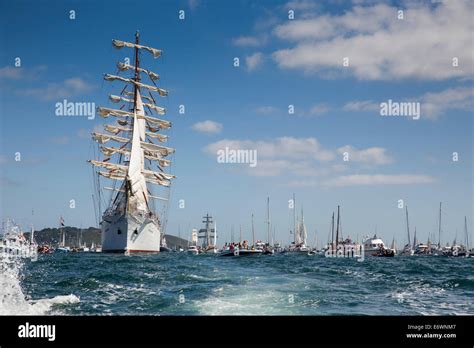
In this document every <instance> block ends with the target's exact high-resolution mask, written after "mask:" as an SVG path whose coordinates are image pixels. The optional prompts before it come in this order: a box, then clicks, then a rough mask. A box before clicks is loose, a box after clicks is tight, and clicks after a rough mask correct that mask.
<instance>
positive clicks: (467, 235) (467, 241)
mask: <svg viewBox="0 0 474 348" xmlns="http://www.w3.org/2000/svg"><path fill="white" fill-rule="evenodd" d="M464 233H465V235H466V249H467V250H469V234H468V233H467V217H466V216H464Z"/></svg>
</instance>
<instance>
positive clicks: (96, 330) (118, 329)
mask: <svg viewBox="0 0 474 348" xmlns="http://www.w3.org/2000/svg"><path fill="white" fill-rule="evenodd" d="M473 318H474V317H473V316H456V317H454V316H453V317H418V316H415V317H413V316H401V317H400V316H399V317H394V316H386V317H374V316H360V317H349V316H347V317H336V316H324V317H321V316H318V317H309V316H308V317H306V316H305V317H303V316H296V317H289V316H277V317H260V316H249V317H228V316H216V317H182V316H181V317H178V316H176V317H155V316H139V317H137V316H122V317H118V316H114V317H111V316H80V317H78V316H67V317H66V316H44V317H39V316H13V317H12V316H10V317H0V346H1V348H5V347H6V348H8V347H12V346H27V345H35V346H38V344H40V345H41V346H43V345H62V346H70V345H77V344H79V345H81V344H87V346H90V345H94V344H96V345H102V346H103V345H117V344H127V345H132V346H134V347H135V346H140V345H144V344H159V346H163V344H176V343H180V344H185V345H187V346H192V345H195V344H206V345H222V344H224V345H226V344H231V345H232V344H237V343H238V342H247V343H249V344H250V343H253V344H258V345H274V344H277V343H279V344H284V345H288V346H289V347H293V346H296V345H306V346H308V345H309V346H310V347H312V346H315V345H316V344H321V343H326V344H327V343H329V344H331V345H334V344H335V345H345V346H347V345H352V346H371V345H377V346H380V347H390V346H400V345H407V344H409V345H423V346H431V347H432V346H438V345H449V346H450V347H456V346H469V347H472V346H473V345H472V344H473V342H474V339H473V334H472V329H473V328H474V319H473ZM26 323H29V325H32V324H34V325H55V340H54V341H51V342H50V341H48V338H20V337H19V336H18V335H19V327H20V325H25V324H26ZM469 330H471V332H470V331H469ZM206 333H207V334H206ZM433 334H436V335H438V334H440V335H453V334H454V335H455V337H441V338H434V337H433V336H432V335H433ZM407 335H420V337H407ZM429 335H431V336H429Z"/></svg>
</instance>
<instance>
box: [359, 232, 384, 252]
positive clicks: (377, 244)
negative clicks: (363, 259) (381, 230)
mask: <svg viewBox="0 0 474 348" xmlns="http://www.w3.org/2000/svg"><path fill="white" fill-rule="evenodd" d="M362 243H363V244H364V255H365V256H374V255H378V253H380V251H381V250H385V249H386V248H385V243H384V242H383V240H382V239H381V238H379V237H377V235H376V234H375V235H374V236H373V237H372V238H370V237H366V238H365V239H364V240H363V242H362Z"/></svg>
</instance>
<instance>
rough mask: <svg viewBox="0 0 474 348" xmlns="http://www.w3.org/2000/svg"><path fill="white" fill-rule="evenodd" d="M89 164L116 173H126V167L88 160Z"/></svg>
mask: <svg viewBox="0 0 474 348" xmlns="http://www.w3.org/2000/svg"><path fill="white" fill-rule="evenodd" d="M89 162H90V163H91V164H92V165H94V166H96V167H102V168H105V169H109V170H110V171H114V172H115V171H117V172H122V173H126V172H127V169H128V168H127V166H125V165H123V164H116V163H109V162H102V161H94V160H89Z"/></svg>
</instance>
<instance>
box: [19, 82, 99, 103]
mask: <svg viewBox="0 0 474 348" xmlns="http://www.w3.org/2000/svg"><path fill="white" fill-rule="evenodd" d="M93 89H94V86H92V85H90V84H89V83H87V82H86V81H84V80H83V79H82V78H80V77H73V78H70V79H67V80H65V81H63V82H60V83H56V82H53V83H48V84H47V85H46V87H44V88H27V89H24V90H21V91H18V92H19V93H22V94H24V95H29V96H33V97H36V98H39V99H42V100H58V99H63V98H70V97H73V96H76V95H81V94H84V93H87V92H90V91H91V90H93Z"/></svg>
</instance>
